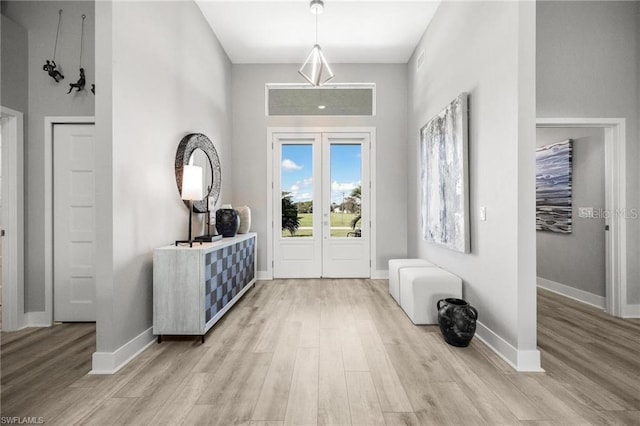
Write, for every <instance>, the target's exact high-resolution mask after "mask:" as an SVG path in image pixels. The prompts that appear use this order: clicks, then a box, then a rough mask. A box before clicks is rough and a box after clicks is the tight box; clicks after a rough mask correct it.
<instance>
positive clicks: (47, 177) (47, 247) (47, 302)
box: [44, 116, 96, 365]
mask: <svg viewBox="0 0 640 426" xmlns="http://www.w3.org/2000/svg"><path fill="white" fill-rule="evenodd" d="M95 121H96V120H95V117H91V116H77V117H45V118H44V312H45V316H46V322H45V324H46V325H52V324H53V126H54V125H56V124H93V123H95ZM94 365H95V364H94Z"/></svg>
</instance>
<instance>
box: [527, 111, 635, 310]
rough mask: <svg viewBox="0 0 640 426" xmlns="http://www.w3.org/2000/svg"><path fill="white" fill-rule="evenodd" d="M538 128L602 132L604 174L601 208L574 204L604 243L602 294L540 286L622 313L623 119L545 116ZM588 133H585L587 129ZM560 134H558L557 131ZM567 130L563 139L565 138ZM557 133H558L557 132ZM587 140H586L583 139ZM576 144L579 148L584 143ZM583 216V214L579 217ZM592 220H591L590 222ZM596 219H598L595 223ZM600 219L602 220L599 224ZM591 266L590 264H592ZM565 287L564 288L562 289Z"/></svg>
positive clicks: (624, 294)
mask: <svg viewBox="0 0 640 426" xmlns="http://www.w3.org/2000/svg"><path fill="white" fill-rule="evenodd" d="M537 128H538V129H576V130H583V131H582V133H584V132H586V131H587V130H588V129H592V130H593V131H596V132H602V133H601V134H602V136H603V138H604V148H603V152H604V162H603V164H602V169H603V175H604V185H603V186H604V194H603V197H602V198H603V204H604V205H603V207H599V206H589V205H585V206H582V205H575V204H574V205H573V215H574V216H575V217H577V218H578V219H587V220H589V222H590V223H589V226H591V225H593V226H596V227H597V226H598V224H600V225H602V226H601V234H602V238H603V242H602V245H603V246H604V262H603V264H604V265H603V266H604V272H603V276H604V279H605V288H604V295H599V294H594V293H597V291H592V290H590V289H586V290H577V291H576V290H575V289H573V287H569V288H568V289H567V288H565V287H560V286H557V285H556V284H557V283H554V282H553V281H551V284H550V285H545V284H549V281H547V282H546V283H545V282H543V286H546V287H547V288H549V287H555V288H550V289H552V290H554V291H556V292H559V293H561V294H562V293H564V294H565V295H567V296H569V297H573V298H576V299H579V300H582V301H584V302H587V303H590V304H593V305H596V306H600V307H602V308H604V310H605V311H606V312H607V313H609V314H611V315H614V316H619V317H622V316H625V310H626V298H627V283H626V225H625V220H626V215H627V214H628V213H629V212H628V211H627V210H626V203H625V194H626V192H625V191H626V184H625V182H626V175H625V140H626V139H625V120H624V119H617V118H613V119H603V118H544V119H538V120H537ZM587 133H588V132H587ZM558 135H559V134H558ZM566 135H567V134H566V132H564V134H563V135H562V139H568V137H564V136H566ZM559 136H560V135H559ZM585 140H586V139H585ZM579 142H580V141H579V140H578V141H577V143H576V145H575V146H577V147H578V148H579V149H581V148H586V145H584V146H579V145H577V144H578V143H579ZM581 216H582V217H581ZM592 220H593V221H592ZM596 221H598V222H596ZM600 222H602V223H600ZM592 266H593V265H592ZM565 290H566V291H565ZM567 293H570V294H567Z"/></svg>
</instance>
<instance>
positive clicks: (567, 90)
mask: <svg viewBox="0 0 640 426" xmlns="http://www.w3.org/2000/svg"><path fill="white" fill-rule="evenodd" d="M639 13H640V2H637V1H635V2H626V1H619V2H617V1H585V2H565V1H544V2H538V3H537V15H538V21H537V27H538V32H537V43H538V53H537V60H536V62H537V115H538V117H621V118H625V119H626V130H627V133H626V134H627V141H626V156H627V164H626V170H627V182H626V183H627V194H626V196H627V199H626V201H627V208H628V209H634V208H635V209H638V208H640V173H639V172H638V162H639V161H640V134H639V128H638V123H639V119H640V117H639V114H640V109H639V105H640V77H639V76H640V65H639V64H640V62H639V61H640V33H639V28H640V18H639V17H638V15H639ZM638 259H640V219H635V220H631V219H630V220H628V221H627V302H628V303H631V304H640V262H639V261H638Z"/></svg>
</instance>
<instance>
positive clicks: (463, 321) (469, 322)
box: [436, 298, 478, 347]
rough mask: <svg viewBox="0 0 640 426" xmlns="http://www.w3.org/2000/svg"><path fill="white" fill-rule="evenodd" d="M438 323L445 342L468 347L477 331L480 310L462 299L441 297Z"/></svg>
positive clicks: (438, 307) (437, 304) (437, 305)
mask: <svg viewBox="0 0 640 426" xmlns="http://www.w3.org/2000/svg"><path fill="white" fill-rule="evenodd" d="M436 308H437V309H438V325H439V326H440V331H441V332H442V336H444V340H445V342H447V343H448V344H450V345H452V346H458V347H466V346H469V342H471V339H472V338H473V335H474V334H475V332H476V320H477V319H478V311H476V308H474V307H473V306H471V305H469V304H468V303H467V302H466V301H465V300H462V299H455V298H449V299H441V300H438V303H436Z"/></svg>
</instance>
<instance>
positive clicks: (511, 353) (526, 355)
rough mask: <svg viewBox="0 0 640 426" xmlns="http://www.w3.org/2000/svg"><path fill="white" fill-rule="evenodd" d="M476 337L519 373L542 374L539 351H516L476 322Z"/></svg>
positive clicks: (491, 331) (487, 328)
mask: <svg viewBox="0 0 640 426" xmlns="http://www.w3.org/2000/svg"><path fill="white" fill-rule="evenodd" d="M476 337H477V338H478V339H479V340H480V341H482V343H484V344H485V345H487V346H488V347H489V349H491V350H492V351H493V352H495V353H496V354H497V355H498V356H499V357H500V358H502V359H503V360H504V361H505V362H507V364H509V365H510V366H511V367H513V369H514V370H516V371H519V372H544V370H543V369H542V368H540V351H538V350H537V349H534V350H518V349H516V348H515V347H513V345H511V344H510V343H509V342H507V341H506V340H504V339H503V338H502V337H500V336H498V335H497V334H496V333H495V332H494V331H493V330H491V329H490V328H489V327H487V326H485V325H484V324H482V323H481V322H480V321H478V322H476Z"/></svg>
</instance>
